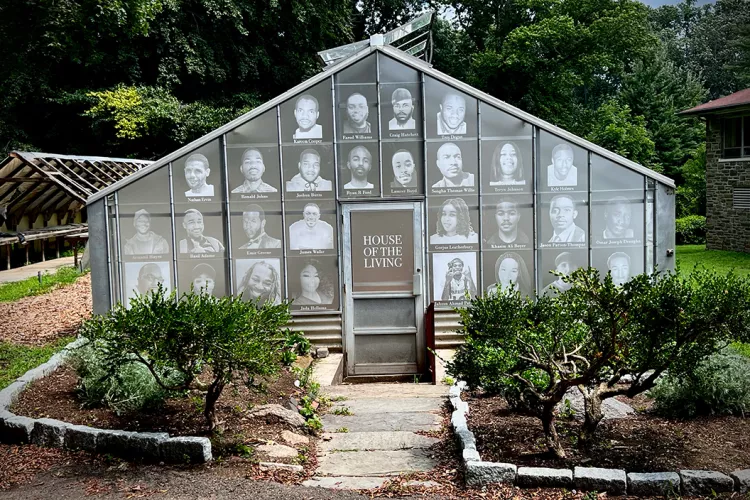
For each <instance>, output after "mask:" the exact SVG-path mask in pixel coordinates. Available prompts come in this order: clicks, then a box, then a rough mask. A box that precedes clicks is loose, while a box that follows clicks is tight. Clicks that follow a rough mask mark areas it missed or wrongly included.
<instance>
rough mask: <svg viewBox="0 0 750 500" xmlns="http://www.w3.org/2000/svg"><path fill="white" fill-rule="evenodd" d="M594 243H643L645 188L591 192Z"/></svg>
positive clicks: (615, 244)
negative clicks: (643, 189)
mask: <svg viewBox="0 0 750 500" xmlns="http://www.w3.org/2000/svg"><path fill="white" fill-rule="evenodd" d="M591 203H592V205H593V206H592V207H591V217H592V220H591V231H592V238H593V241H592V246H595V247H596V246H622V245H626V246H628V245H641V246H642V245H643V191H642V190H641V191H610V192H599V193H592V195H591Z"/></svg>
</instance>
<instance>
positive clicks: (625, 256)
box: [591, 246, 644, 286]
mask: <svg viewBox="0 0 750 500" xmlns="http://www.w3.org/2000/svg"><path fill="white" fill-rule="evenodd" d="M643 263H644V255H643V247H642V246H637V247H621V248H594V249H593V250H592V262H591V265H592V266H593V267H595V268H597V269H598V270H599V277H600V278H601V279H602V280H604V278H605V276H606V275H607V273H608V272H609V273H610V274H611V275H612V282H613V283H614V284H615V285H617V286H622V285H624V284H625V283H627V282H628V281H630V278H632V277H633V276H635V275H637V274H640V273H642V272H643Z"/></svg>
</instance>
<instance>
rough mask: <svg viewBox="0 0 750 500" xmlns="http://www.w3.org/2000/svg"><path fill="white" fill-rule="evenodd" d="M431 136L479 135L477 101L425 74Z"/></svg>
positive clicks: (429, 133)
mask: <svg viewBox="0 0 750 500" xmlns="http://www.w3.org/2000/svg"><path fill="white" fill-rule="evenodd" d="M424 95H425V101H426V103H425V106H426V108H425V115H426V118H427V136H428V138H431V139H436V138H440V139H451V140H456V139H463V138H470V137H476V136H477V100H476V99H475V98H473V97H471V96H469V95H467V94H465V93H463V92H460V91H458V90H456V89H455V88H453V87H451V86H449V85H445V84H444V83H442V82H439V81H437V80H435V79H433V78H430V77H427V76H425V88H424Z"/></svg>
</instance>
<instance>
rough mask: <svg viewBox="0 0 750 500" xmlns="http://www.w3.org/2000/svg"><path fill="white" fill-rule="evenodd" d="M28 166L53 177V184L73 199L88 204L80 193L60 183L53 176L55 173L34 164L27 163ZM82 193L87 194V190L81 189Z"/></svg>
mask: <svg viewBox="0 0 750 500" xmlns="http://www.w3.org/2000/svg"><path fill="white" fill-rule="evenodd" d="M24 161H25V160H24ZM42 161H44V160H42ZM45 163H46V162H45ZM27 165H29V166H30V167H31V168H33V169H34V170H36V171H37V172H39V173H40V174H42V175H50V176H51V177H50V179H51V180H52V182H54V183H55V184H57V185H58V186H59V187H60V189H62V190H63V191H66V192H67V193H68V194H69V195H70V196H72V197H73V198H75V199H77V200H81V201H82V202H83V203H86V199H85V198H84V197H83V196H81V194H80V193H77V192H75V191H74V190H73V189H71V188H70V186H68V185H67V184H65V183H64V182H62V181H60V180H59V179H57V178H56V177H57V176H55V175H52V174H53V172H48V171H46V170H44V169H43V168H42V167H40V166H39V165H36V164H34V163H27ZM48 165H49V164H48ZM53 168H54V167H53ZM57 174H58V175H59V174H60V172H57ZM81 191H83V192H84V193H85V190H84V189H82V188H81Z"/></svg>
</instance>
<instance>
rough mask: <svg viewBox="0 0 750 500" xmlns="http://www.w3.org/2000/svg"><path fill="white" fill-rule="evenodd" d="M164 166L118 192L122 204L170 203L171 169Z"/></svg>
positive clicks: (118, 198)
mask: <svg viewBox="0 0 750 500" xmlns="http://www.w3.org/2000/svg"><path fill="white" fill-rule="evenodd" d="M168 167H169V166H168V165H164V166H163V167H161V168H159V169H158V170H154V171H153V172H151V173H150V174H148V175H146V176H145V177H141V178H140V179H138V180H137V181H135V182H134V183H132V184H128V185H127V186H124V187H123V188H122V189H120V190H119V191H117V200H118V202H119V203H120V204H128V203H134V204H145V203H169V169H168Z"/></svg>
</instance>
